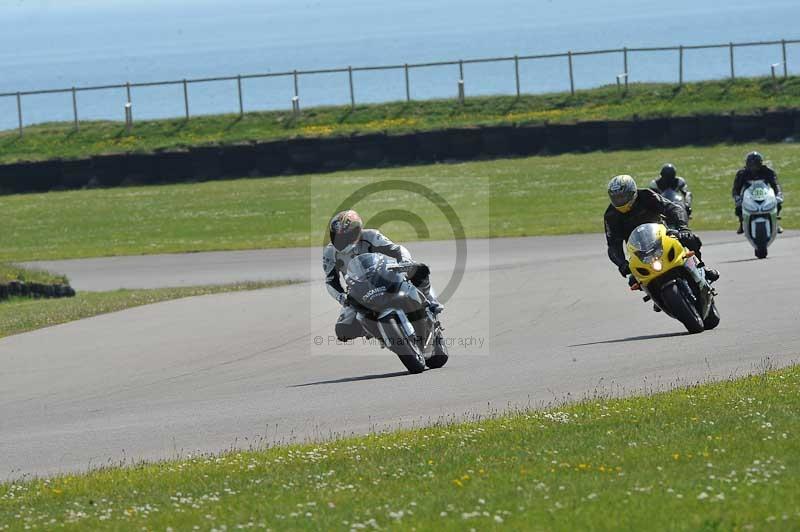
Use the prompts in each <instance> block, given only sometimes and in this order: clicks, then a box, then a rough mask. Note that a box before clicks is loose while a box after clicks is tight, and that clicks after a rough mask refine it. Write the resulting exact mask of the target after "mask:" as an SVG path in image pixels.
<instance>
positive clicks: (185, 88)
mask: <svg viewBox="0 0 800 532" xmlns="http://www.w3.org/2000/svg"><path fill="white" fill-rule="evenodd" d="M183 106H184V108H185V109H186V120H189V84H188V83H187V81H186V80H185V79H184V80H183Z"/></svg>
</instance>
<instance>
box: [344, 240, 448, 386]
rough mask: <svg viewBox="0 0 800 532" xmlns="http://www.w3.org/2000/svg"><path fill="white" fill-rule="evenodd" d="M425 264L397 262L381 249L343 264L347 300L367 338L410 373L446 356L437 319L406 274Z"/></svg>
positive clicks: (443, 360)
mask: <svg viewBox="0 0 800 532" xmlns="http://www.w3.org/2000/svg"><path fill="white" fill-rule="evenodd" d="M418 268H427V266H425V265H424V264H418V263H413V262H406V263H398V262H397V261H395V260H394V259H393V258H391V257H387V256H386V255H382V254H380V253H364V254H362V255H358V256H357V257H355V258H354V259H353V260H351V261H350V263H349V264H348V266H347V275H345V283H346V284H347V287H348V290H347V300H348V302H349V304H350V305H352V306H353V307H354V308H355V309H356V312H357V314H356V319H357V320H358V322H359V323H360V324H361V327H362V328H363V330H364V333H365V334H366V335H367V337H369V338H376V339H377V340H378V341H379V342H380V345H381V347H386V348H388V349H389V350H390V351H392V352H393V353H395V354H396V355H397V356H398V358H399V359H400V361H401V362H402V363H403V365H404V366H405V367H406V369H408V371H409V372H410V373H421V372H423V371H424V370H425V367H426V366H427V367H428V368H441V367H442V366H444V365H445V364H446V363H447V360H448V358H449V355H448V352H447V344H446V340H445V338H444V335H443V333H442V331H443V330H444V328H443V327H442V324H441V322H440V321H439V319H438V317H437V316H436V315H434V314H433V312H431V310H430V308H429V303H428V300H427V299H426V298H425V296H424V295H423V294H422V292H421V291H420V290H418V289H417V287H415V286H414V285H413V284H412V283H411V281H410V280H409V276H410V275H413V272H414V271H416V270H417V269H418Z"/></svg>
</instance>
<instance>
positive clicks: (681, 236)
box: [678, 228, 694, 241]
mask: <svg viewBox="0 0 800 532" xmlns="http://www.w3.org/2000/svg"><path fill="white" fill-rule="evenodd" d="M692 238H694V233H692V231H691V230H690V229H687V228H684V229H681V230H680V231H678V240H681V241H689V240H691V239H692Z"/></svg>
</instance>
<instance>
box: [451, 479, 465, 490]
mask: <svg viewBox="0 0 800 532" xmlns="http://www.w3.org/2000/svg"><path fill="white" fill-rule="evenodd" d="M453 484H455V485H456V486H458V487H459V488H460V487H463V486H464V484H462V483H461V481H460V480H458V479H457V478H456V479H453Z"/></svg>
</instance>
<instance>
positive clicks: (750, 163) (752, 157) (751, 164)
mask: <svg viewBox="0 0 800 532" xmlns="http://www.w3.org/2000/svg"><path fill="white" fill-rule="evenodd" d="M763 165H764V157H762V156H761V154H760V153H758V152H757V151H751V152H750V153H748V154H747V158H745V160H744V166H745V168H747V169H748V170H758V169H759V168H761V167H762V166H763Z"/></svg>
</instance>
